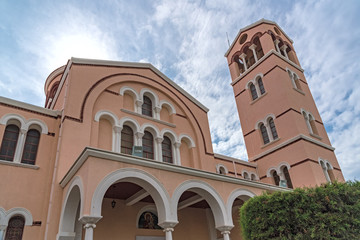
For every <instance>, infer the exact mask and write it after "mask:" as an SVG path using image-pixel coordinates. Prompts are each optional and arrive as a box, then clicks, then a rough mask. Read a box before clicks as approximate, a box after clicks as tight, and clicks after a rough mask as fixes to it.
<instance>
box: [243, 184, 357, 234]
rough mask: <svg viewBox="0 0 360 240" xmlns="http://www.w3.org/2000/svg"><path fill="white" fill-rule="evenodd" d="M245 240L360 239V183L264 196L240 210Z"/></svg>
mask: <svg viewBox="0 0 360 240" xmlns="http://www.w3.org/2000/svg"><path fill="white" fill-rule="evenodd" d="M240 224H241V227H242V233H243V238H244V239H245V240H253V239H256V240H261V239H284V240H285V239H286V240H288V239H290V240H291V239H299V240H300V239H301V240H306V239H324V240H325V239H326V240H331V239H347V240H348V239H349V240H350V239H351V240H353V239H360V182H357V181H356V182H346V183H332V184H325V185H323V186H321V187H316V188H304V189H300V188H299V189H295V190H294V191H292V192H276V193H273V194H263V195H262V196H257V197H254V198H251V199H249V200H248V201H247V202H245V204H244V205H243V206H242V207H241V209H240Z"/></svg>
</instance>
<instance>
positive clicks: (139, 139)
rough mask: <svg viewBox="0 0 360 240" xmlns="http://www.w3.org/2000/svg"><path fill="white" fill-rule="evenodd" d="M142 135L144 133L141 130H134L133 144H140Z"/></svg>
mask: <svg viewBox="0 0 360 240" xmlns="http://www.w3.org/2000/svg"><path fill="white" fill-rule="evenodd" d="M143 136H144V133H142V132H136V133H135V143H134V145H135V146H142V137H143Z"/></svg>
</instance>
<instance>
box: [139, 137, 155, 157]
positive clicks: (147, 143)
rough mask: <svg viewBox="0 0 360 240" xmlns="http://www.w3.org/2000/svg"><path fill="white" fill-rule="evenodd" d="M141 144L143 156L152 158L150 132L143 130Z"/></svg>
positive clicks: (152, 150)
mask: <svg viewBox="0 0 360 240" xmlns="http://www.w3.org/2000/svg"><path fill="white" fill-rule="evenodd" d="M142 144H143V154H144V155H143V156H144V158H150V159H154V138H153V135H152V134H151V133H150V132H148V131H145V133H144V136H143V138H142Z"/></svg>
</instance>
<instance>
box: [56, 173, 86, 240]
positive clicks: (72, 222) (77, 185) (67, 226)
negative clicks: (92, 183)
mask: <svg viewBox="0 0 360 240" xmlns="http://www.w3.org/2000/svg"><path fill="white" fill-rule="evenodd" d="M83 199H84V187H83V181H82V179H81V177H79V176H76V177H75V178H74V179H73V180H72V182H71V183H70V185H69V188H68V191H67V193H66V196H65V199H64V201H63V204H62V211H61V216H60V224H59V232H58V235H57V239H58V240H62V239H64V240H65V239H66V237H67V236H74V237H75V230H76V229H75V228H76V225H77V224H76V221H78V218H77V214H78V213H79V217H80V216H81V215H82V213H83V207H84V206H83V201H82V200H83ZM79 208H80V209H79Z"/></svg>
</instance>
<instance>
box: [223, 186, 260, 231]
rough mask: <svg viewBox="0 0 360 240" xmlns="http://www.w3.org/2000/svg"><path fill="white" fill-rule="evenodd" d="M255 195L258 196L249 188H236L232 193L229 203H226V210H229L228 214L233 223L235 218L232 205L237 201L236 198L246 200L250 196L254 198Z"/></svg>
mask: <svg viewBox="0 0 360 240" xmlns="http://www.w3.org/2000/svg"><path fill="white" fill-rule="evenodd" d="M254 196H256V194H255V193H253V192H251V191H249V190H246V189H236V190H234V191H232V192H231V193H230V195H229V197H228V200H227V203H226V211H227V215H228V216H229V220H230V221H231V224H232V225H234V224H233V220H232V206H233V204H234V202H235V199H237V198H239V199H241V200H243V201H244V202H245V201H247V200H248V199H249V198H252V197H254Z"/></svg>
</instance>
